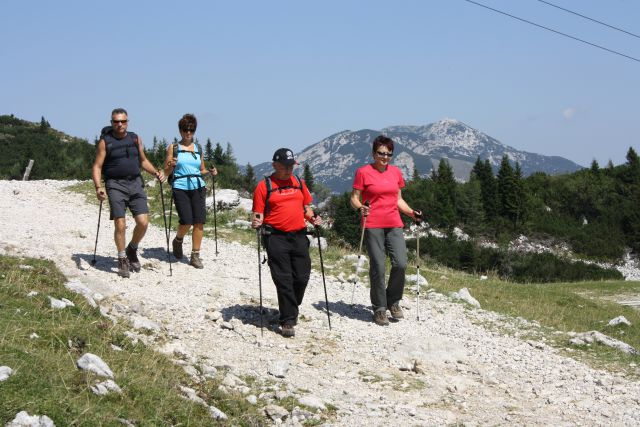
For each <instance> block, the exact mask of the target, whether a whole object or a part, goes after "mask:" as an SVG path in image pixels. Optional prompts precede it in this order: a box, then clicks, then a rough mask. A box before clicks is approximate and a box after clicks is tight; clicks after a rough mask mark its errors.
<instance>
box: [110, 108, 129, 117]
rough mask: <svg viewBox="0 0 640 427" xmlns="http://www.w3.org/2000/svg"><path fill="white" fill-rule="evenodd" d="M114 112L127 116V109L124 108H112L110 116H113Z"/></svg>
mask: <svg viewBox="0 0 640 427" xmlns="http://www.w3.org/2000/svg"><path fill="white" fill-rule="evenodd" d="M116 114H125V115H126V116H127V117H128V116H129V113H127V110H125V109H124V108H114V109H113V111H112V112H111V117H113V116H115V115H116Z"/></svg>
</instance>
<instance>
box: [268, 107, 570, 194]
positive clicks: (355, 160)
mask: <svg viewBox="0 0 640 427" xmlns="http://www.w3.org/2000/svg"><path fill="white" fill-rule="evenodd" d="M380 134H385V135H387V136H389V137H390V138H392V139H393V140H394V142H395V143H396V147H395V150H394V160H393V164H394V165H396V166H398V167H399V168H400V169H401V170H402V173H403V174H404V176H405V178H410V177H411V176H412V174H413V171H414V169H417V170H418V172H419V173H420V175H422V176H428V175H429V174H430V172H431V170H432V169H433V168H435V167H437V165H438V163H439V162H440V159H442V158H445V159H447V160H448V161H449V163H450V164H451V166H452V168H453V171H454V174H455V176H456V178H457V179H458V180H460V181H466V180H468V179H469V173H470V171H471V168H472V167H473V164H474V163H475V161H476V159H477V158H478V157H480V159H481V160H485V159H488V160H489V162H490V163H491V164H492V165H493V166H494V168H495V169H496V170H497V168H498V166H499V165H500V161H501V160H502V157H503V156H504V155H507V156H508V157H509V159H510V160H511V161H512V162H514V163H515V162H519V163H520V167H521V169H522V171H523V173H524V174H525V175H529V174H532V173H534V172H545V173H548V174H558V173H565V172H573V171H576V170H578V169H580V168H581V166H580V165H578V164H576V163H574V162H572V161H571V160H568V159H565V158H562V157H551V156H545V155H541V154H535V153H528V152H525V151H520V150H517V149H515V148H513V147H510V146H508V145H505V144H503V143H501V142H500V141H498V140H496V139H495V138H492V137H491V136H489V135H486V134H485V133H483V132H481V131H479V130H477V129H474V128H472V127H471V126H469V125H467V124H465V123H463V122H461V121H459V120H456V119H452V118H443V119H441V120H439V121H437V122H434V123H431V124H427V125H420V126H415V125H397V126H389V127H385V128H383V129H381V130H372V129H361V130H357V131H350V130H345V131H342V132H338V133H335V134H333V135H331V136H329V137H327V138H325V139H323V140H322V141H320V142H318V143H315V144H313V145H311V146H309V147H307V148H305V149H304V150H302V152H300V153H298V161H299V162H300V163H301V164H309V166H310V167H311V171H312V172H313V174H314V177H315V179H316V182H321V183H323V184H325V185H327V186H328V187H329V188H330V189H331V190H332V191H334V192H342V191H346V190H348V189H349V188H351V182H352V180H353V176H354V173H355V170H356V169H357V168H358V167H360V166H362V165H364V164H367V163H369V162H371V160H372V159H371V143H372V141H373V139H375V137H377V136H378V135H380ZM256 170H257V172H258V173H259V174H268V173H269V172H270V170H271V165H270V163H263V164H260V165H257V166H256Z"/></svg>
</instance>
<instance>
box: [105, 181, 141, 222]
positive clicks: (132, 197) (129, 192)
mask: <svg viewBox="0 0 640 427" xmlns="http://www.w3.org/2000/svg"><path fill="white" fill-rule="evenodd" d="M105 187H106V189H107V196H108V197H109V207H110V210H111V217H110V219H115V218H124V216H125V215H126V212H127V208H129V210H130V211H131V213H132V214H133V216H138V215H140V214H146V213H149V205H148V204H147V194H146V193H145V192H144V187H143V182H142V177H141V176H138V177H134V178H133V179H127V178H113V179H107V181H106V182H105Z"/></svg>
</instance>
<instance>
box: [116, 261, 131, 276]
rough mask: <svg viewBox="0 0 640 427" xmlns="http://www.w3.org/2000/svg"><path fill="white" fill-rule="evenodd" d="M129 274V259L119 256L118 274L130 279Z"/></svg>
mask: <svg viewBox="0 0 640 427" xmlns="http://www.w3.org/2000/svg"><path fill="white" fill-rule="evenodd" d="M129 275H130V274H129V259H127V258H126V257H124V258H118V276H120V277H124V278H125V279H128V278H129Z"/></svg>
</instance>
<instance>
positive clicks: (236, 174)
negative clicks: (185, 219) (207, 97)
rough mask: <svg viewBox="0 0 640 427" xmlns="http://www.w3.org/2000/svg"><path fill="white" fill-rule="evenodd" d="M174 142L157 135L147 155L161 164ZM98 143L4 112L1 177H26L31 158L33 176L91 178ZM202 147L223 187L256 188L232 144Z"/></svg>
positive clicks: (1, 120)
mask: <svg viewBox="0 0 640 427" xmlns="http://www.w3.org/2000/svg"><path fill="white" fill-rule="evenodd" d="M173 142H177V140H175V139H174V140H173V141H171V142H168V141H167V140H166V139H164V138H163V139H162V140H158V138H156V137H154V138H153V145H152V146H151V147H146V148H145V153H146V155H147V158H148V159H149V160H150V161H151V162H152V163H153V164H154V165H156V167H161V166H162V164H163V162H164V159H165V156H166V152H167V150H166V147H167V145H169V144H170V143H173ZM96 143H97V140H94V141H93V143H91V144H90V143H89V142H88V141H87V140H85V139H80V138H75V137H72V136H69V135H66V134H64V133H63V132H60V131H57V130H55V129H53V128H52V127H51V125H50V124H49V122H48V121H47V120H46V119H45V118H44V117H43V118H42V119H41V121H40V123H34V122H29V121H26V120H21V119H18V118H16V117H14V116H13V115H4V116H0V149H1V150H2V153H3V155H2V156H1V157H0V179H22V176H23V174H24V171H25V168H26V167H27V164H28V162H29V159H33V160H34V161H35V162H34V166H33V169H32V170H31V175H30V179H90V178H91V166H92V165H93V161H94V159H95V152H96V151H95V144H96ZM201 148H202V151H203V154H204V158H205V160H206V163H207V166H209V165H210V164H215V165H216V167H217V168H218V172H219V174H218V177H217V178H216V180H217V185H218V186H220V188H234V189H240V190H247V191H252V190H253V188H254V186H255V184H256V183H255V178H254V175H253V168H252V167H251V165H247V166H246V167H245V171H246V172H245V174H242V173H241V172H240V168H239V167H238V164H237V162H236V159H235V157H234V155H233V149H232V147H231V144H229V143H227V147H226V149H223V148H222V146H221V145H220V143H215V144H214V143H212V142H211V139H207V142H206V143H205V144H203V145H202V147H201Z"/></svg>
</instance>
